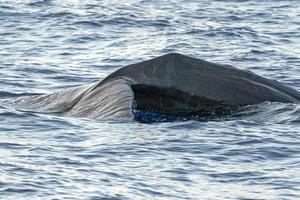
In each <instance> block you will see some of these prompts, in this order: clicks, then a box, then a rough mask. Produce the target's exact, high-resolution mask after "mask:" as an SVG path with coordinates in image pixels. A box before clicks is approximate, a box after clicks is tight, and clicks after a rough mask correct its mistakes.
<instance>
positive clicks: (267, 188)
mask: <svg viewBox="0 0 300 200" xmlns="http://www.w3.org/2000/svg"><path fill="white" fill-rule="evenodd" d="M171 52H177V53H182V54H186V55H189V56H193V57H196V58H201V59H205V60H208V61H212V62H217V63H224V64H230V65H233V66H235V67H238V68H241V69H248V70H251V71H253V72H255V73H257V74H259V75H262V76H264V77H267V78H271V79H276V80H278V81H280V82H283V83H285V84H287V85H289V86H290V87H293V88H295V89H297V90H300V1H299V0H218V1H217V0H215V1H210V0H198V1H196V0H195V1H189V0H187V1H184V0H177V1H176V0H169V1H158V0H153V1H145V0H126V1H115V0H107V1H106V0H103V1H96V0H88V1H87V0H81V1H79V0H53V1H51V0H44V1H37V0H23V1H12V0H9V1H6V0H0V58H1V59H0V99H4V98H12V97H16V96H21V95H29V94H35V93H51V92H54V91H58V90H61V89H64V88H69V87H72V86H78V85H82V84H87V83H91V82H94V81H98V80H101V79H103V78H104V77H105V76H107V75H108V74H109V73H111V72H113V71H115V70H116V69H118V68H119V67H122V66H124V65H127V64H131V63H135V62H139V61H142V60H146V59H149V58H153V57H156V56H159V55H163V54H166V53H171ZM245 112H246V115H241V116H235V117H226V118H222V117H220V118H217V119H212V120H194V119H190V120H163V119H162V120H157V121H154V122H153V123H141V122H137V121H126V122H125V121H100V120H92V119H80V118H71V117H66V116H64V115H63V114H58V113H53V114H49V113H48V114H47V113H38V112H29V111H22V110H18V109H14V108H12V107H7V106H4V105H1V104H0V199H3V200H9V199H11V200H23V199H30V200H35V199H37V200H40V199H49V200H50V199H53V200H54V199H72V200H77V199H87V200H98V199H105V200H113V199H114V200H118V199H120V200H121V199H122V200H123V199H125V200H126V199H134V200H135V199H143V200H144V199H240V200H246V199H247V200H248V199H268V200H272V199H274V200H275V199H276V200H278V199H300V106H299V105H295V104H283V103H270V102H265V103H262V104H259V105H254V106H249V108H248V109H246V110H245ZM158 117H159V116H158Z"/></svg>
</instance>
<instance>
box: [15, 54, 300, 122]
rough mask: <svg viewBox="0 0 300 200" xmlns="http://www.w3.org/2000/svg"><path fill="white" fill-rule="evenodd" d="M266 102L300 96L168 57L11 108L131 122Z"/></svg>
mask: <svg viewBox="0 0 300 200" xmlns="http://www.w3.org/2000/svg"><path fill="white" fill-rule="evenodd" d="M266 101H270V102H282V103H294V104H299V102H300V93H299V92H298V91H296V90H295V89H293V88H291V87H288V86H286V85H284V84H282V83H280V82H278V81H276V80H272V79H268V78H264V77H262V76H260V75H257V74H255V73H253V72H251V71H249V70H242V69H238V68H235V67H233V66H230V65H224V64H217V63H212V62H208V61H205V60H202V59H199V58H194V57H190V56H187V55H183V54H179V53H169V54H166V55H162V56H158V57H155V58H152V59H149V60H145V61H142V62H138V63H135V64H130V65H127V66H124V67H121V68H119V69H118V70H116V71H115V72H113V73H111V74H109V75H108V76H107V77H105V78H104V79H103V80H101V81H98V82H94V83H91V84H88V85H82V86H78V87H73V88H68V89H64V90H62V91H58V92H54V93H50V94H42V95H32V96H25V97H19V98H16V99H14V104H15V105H17V107H18V108H22V109H26V110H33V111H39V112H62V113H65V114H66V115H67V116H71V117H84V118H93V119H134V116H135V111H144V112H155V113H161V114H172V115H182V114H183V115H189V114H195V113H196V114H207V112H217V111H223V110H228V109H234V108H237V107H241V106H245V105H253V104H259V103H262V102H266Z"/></svg>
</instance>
